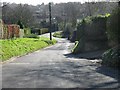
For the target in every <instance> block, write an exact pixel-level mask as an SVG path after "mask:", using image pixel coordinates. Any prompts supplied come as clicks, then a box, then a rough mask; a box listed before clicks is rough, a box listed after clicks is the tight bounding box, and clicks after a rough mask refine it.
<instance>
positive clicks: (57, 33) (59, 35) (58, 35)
mask: <svg viewBox="0 0 120 90" xmlns="http://www.w3.org/2000/svg"><path fill="white" fill-rule="evenodd" d="M62 33H63V32H55V33H54V34H53V37H58V38H63V35H62Z"/></svg>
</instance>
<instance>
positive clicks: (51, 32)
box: [49, 3, 52, 40]
mask: <svg viewBox="0 0 120 90" xmlns="http://www.w3.org/2000/svg"><path fill="white" fill-rule="evenodd" d="M49 22H50V25H49V32H50V40H52V32H51V26H52V25H51V3H49Z"/></svg>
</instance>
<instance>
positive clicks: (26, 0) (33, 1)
mask: <svg viewBox="0 0 120 90" xmlns="http://www.w3.org/2000/svg"><path fill="white" fill-rule="evenodd" d="M0 1H2V2H10V3H17V4H19V3H22V4H32V5H37V4H41V3H45V4H47V3H49V2H54V3H60V2H69V1H70V2H81V3H83V2H85V1H86V0H0Z"/></svg>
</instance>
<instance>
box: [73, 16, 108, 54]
mask: <svg viewBox="0 0 120 90" xmlns="http://www.w3.org/2000/svg"><path fill="white" fill-rule="evenodd" d="M108 17H109V14H106V15H97V16H91V17H86V18H84V19H82V20H81V21H80V22H79V23H78V24H77V31H76V40H77V41H79V43H78V45H77V46H76V47H75V48H74V50H73V53H80V52H87V51H96V50H101V49H106V48H108V45H107V35H106V21H107V18H108Z"/></svg>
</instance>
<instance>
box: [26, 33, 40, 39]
mask: <svg viewBox="0 0 120 90" xmlns="http://www.w3.org/2000/svg"><path fill="white" fill-rule="evenodd" d="M24 38H39V36H38V35H36V34H28V35H25V36H24Z"/></svg>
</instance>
